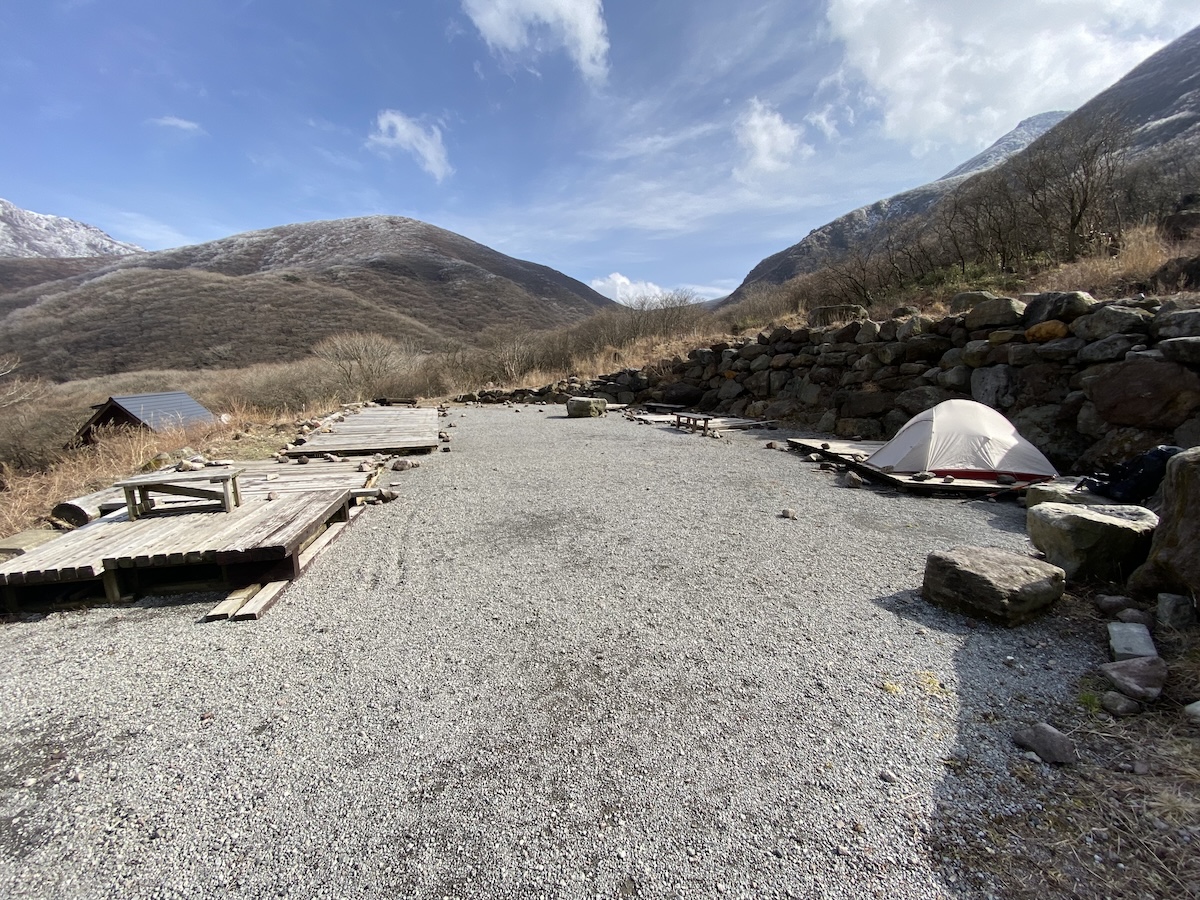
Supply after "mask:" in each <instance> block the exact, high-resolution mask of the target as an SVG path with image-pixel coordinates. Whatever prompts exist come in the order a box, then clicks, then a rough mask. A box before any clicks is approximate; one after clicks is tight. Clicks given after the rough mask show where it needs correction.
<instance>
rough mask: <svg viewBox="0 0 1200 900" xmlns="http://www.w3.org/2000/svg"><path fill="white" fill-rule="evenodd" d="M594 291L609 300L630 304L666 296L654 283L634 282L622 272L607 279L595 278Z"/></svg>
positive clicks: (615, 273)
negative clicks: (639, 300)
mask: <svg viewBox="0 0 1200 900" xmlns="http://www.w3.org/2000/svg"><path fill="white" fill-rule="evenodd" d="M591 285H592V290H594V291H597V292H599V293H601V294H603V295H604V296H605V297H607V298H608V299H609V300H616V301H617V302H618V303H629V302H631V301H633V300H636V299H637V298H638V297H652V296H655V295H658V294H665V293H666V291H664V290H663V289H662V288H660V287H659V286H658V285H657V284H655V283H654V282H652V281H633V280H632V279H630V278H627V277H625V276H624V275H622V274H621V273H620V272H613V273H612V274H611V275H609V276H608V277H607V278H593V279H592V281H591Z"/></svg>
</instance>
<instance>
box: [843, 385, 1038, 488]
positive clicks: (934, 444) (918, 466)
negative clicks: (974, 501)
mask: <svg viewBox="0 0 1200 900" xmlns="http://www.w3.org/2000/svg"><path fill="white" fill-rule="evenodd" d="M867 465H870V466H875V467H876V468H879V469H884V468H887V469H888V470H889V471H892V472H895V473H897V474H912V473H917V472H932V473H934V474H935V475H943V476H945V475H953V476H954V477H955V478H976V479H981V480H986V479H994V478H995V477H996V476H997V475H1012V476H1013V477H1014V478H1016V479H1018V480H1019V481H1044V480H1046V479H1049V478H1054V477H1056V476H1057V474H1058V473H1057V472H1055V471H1054V466H1052V465H1050V461H1049V460H1047V459H1046V457H1045V456H1043V455H1042V452H1041V451H1040V450H1038V448H1037V447H1035V446H1033V444H1031V443H1029V441H1027V440H1026V439H1025V438H1023V437H1021V435H1019V434H1018V433H1017V429H1016V428H1014V427H1013V425H1012V423H1011V422H1009V421H1008V419H1006V418H1004V416H1003V415H1001V414H1000V413H998V412H996V410H994V409H992V408H991V407H989V406H984V405H983V404H982V403H976V402H975V401H974V400H946V401H944V402H942V403H939V404H938V405H937V406H935V407H933V408H932V409H927V410H925V411H924V412H921V413H917V414H916V415H915V416H913V417H912V418H911V419H909V420H908V422H907V423H906V424H905V425H904V427H903V428H901V429H900V430H899V431H898V432H896V436H895V437H894V438H892V439H891V440H890V441H888V442H887V443H886V444H884V445H883V446H882V447H880V448H879V449H878V450H876V451H875V452H874V453H873V454H871V456H870V458H869V459H868V460H867Z"/></svg>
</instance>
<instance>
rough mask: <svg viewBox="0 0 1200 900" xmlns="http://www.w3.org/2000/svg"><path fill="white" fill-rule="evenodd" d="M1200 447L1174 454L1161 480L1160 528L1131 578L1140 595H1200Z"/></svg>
mask: <svg viewBox="0 0 1200 900" xmlns="http://www.w3.org/2000/svg"><path fill="white" fill-rule="evenodd" d="M1197 548H1200V447H1193V448H1192V449H1190V450H1184V451H1183V452H1182V453H1177V454H1176V455H1175V456H1173V457H1171V461H1170V462H1168V463H1167V474H1166V477H1165V478H1164V479H1163V484H1162V509H1161V510H1160V513H1159V524H1158V529H1157V531H1155V533H1154V540H1153V542H1152V543H1151V545H1150V556H1149V558H1148V559H1147V560H1146V564H1145V565H1144V566H1142V567H1141V568H1140V569H1138V570H1137V571H1136V572H1134V573H1133V576H1132V577H1131V578H1130V579H1129V590H1130V591H1131V592H1134V593H1136V594H1138V595H1141V596H1148V595H1154V594H1157V593H1159V592H1160V591H1168V592H1171V593H1177V594H1191V595H1193V596H1197V595H1200V550H1198V549H1197Z"/></svg>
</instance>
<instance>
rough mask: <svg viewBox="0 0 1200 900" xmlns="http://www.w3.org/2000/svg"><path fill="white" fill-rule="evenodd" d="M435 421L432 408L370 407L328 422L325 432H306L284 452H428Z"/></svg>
mask: <svg viewBox="0 0 1200 900" xmlns="http://www.w3.org/2000/svg"><path fill="white" fill-rule="evenodd" d="M437 420H438V411H437V410H436V409H433V408H429V409H407V408H404V407H397V406H383V407H370V408H367V409H362V410H359V411H358V412H351V413H347V414H346V417H345V419H344V420H343V421H341V422H332V423H330V425H329V426H327V427H328V429H329V430H328V431H326V430H324V429H322V430H321V431H316V432H313V433H312V434H309V435H306V436H305V438H304V443H303V444H297V445H296V446H295V447H293V448H291V449H289V450H288V451H287V455H288V456H291V457H293V458H298V457H301V456H307V457H309V458H310V459H312V458H313V457H316V456H320V455H321V454H322V453H332V454H334V455H335V456H363V455H370V454H372V453H400V452H403V451H412V450H425V451H431V450H435V449H437V446H438V421H437Z"/></svg>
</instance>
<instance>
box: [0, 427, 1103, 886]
mask: <svg viewBox="0 0 1200 900" xmlns="http://www.w3.org/2000/svg"><path fill="white" fill-rule="evenodd" d="M443 421H446V420H443ZM450 421H453V422H455V423H456V424H457V426H458V427H457V428H455V429H454V430H453V431H451V434H452V435H453V438H454V441H453V443H452V445H451V446H452V447H453V449H454V452H453V453H449V454H444V453H439V454H435V455H434V456H431V457H428V458H427V459H425V460H424V461H423V462H422V465H421V467H420V468H419V469H416V470H412V471H409V472H405V473H396V474H395V476H394V485H395V486H396V488H397V489H398V490H399V492H400V499H399V500H398V501H396V502H394V503H391V504H389V505H387V506H383V507H378V508H372V509H369V510H367V511H366V513H365V514H364V515H363V516H362V517H361V518H359V520H358V521H357V522H356V523H355V524H354V525H353V526H352V527H351V528H349V529H347V531H346V532H345V533H344V534H343V536H342V537H341V538H340V539H339V540H338V541H337V542H336V543H335V544H334V545H333V546H332V548H331V549H330V550H329V551H327V552H326V553H325V554H324V555H323V556H322V557H320V558H319V559H318V561H317V562H316V563H315V564H314V565H313V567H312V568H311V569H310V570H309V571H308V572H307V573H306V574H305V575H304V577H303V578H302V579H301V580H300V581H299V582H297V583H296V584H295V585H294V586H292V587H291V588H290V589H289V590H288V591H287V592H286V593H285V594H284V595H283V597H282V598H281V600H280V602H279V604H278V605H277V606H276V607H275V609H273V610H272V611H271V612H270V613H269V614H268V615H267V616H266V617H265V618H264V619H262V620H261V621H258V622H252V623H219V624H198V619H199V617H200V616H201V615H202V614H203V613H204V612H205V611H206V610H207V608H208V606H209V605H211V603H212V602H213V598H212V597H211V596H208V597H195V596H193V597H190V598H183V599H182V600H180V599H178V598H176V599H171V600H167V599H162V598H158V599H155V598H151V599H149V600H143V601H141V602H139V604H137V605H136V606H133V607H127V608H93V609H90V610H85V611H70V612H55V613H52V614H50V615H49V616H47V617H44V618H40V619H33V618H32V617H27V618H26V619H25V620H20V621H10V622H8V623H6V624H4V625H2V626H0V721H2V722H3V731H2V736H0V895H3V896H13V897H17V896H21V897H216V896H243V897H275V896H278V897H338V898H345V897H443V896H445V897H564V898H567V897H570V898H575V897H710V896H712V897H716V896H727V897H742V896H744V897H776V896H799V897H807V896H812V897H876V896H878V897H889V898H906V897H909V898H929V897H939V896H977V895H986V894H987V893H989V892H990V891H991V890H992V886H990V885H988V884H987V883H986V882H984V881H983V880H982V879H981V878H980V877H979V876H976V875H973V874H972V873H970V872H968V871H964V870H963V868H962V867H960V866H959V864H958V863H957V862H956V860H955V857H954V854H953V852H948V851H947V849H946V848H947V846H949V847H950V848H951V851H952V848H953V845H954V843H955V840H956V839H957V838H956V836H961V835H963V834H966V833H968V832H973V831H974V830H976V829H980V828H984V827H986V822H985V820H986V819H987V818H988V817H990V816H996V815H999V816H1005V815H1014V816H1026V815H1036V814H1037V810H1036V804H1035V803H1032V802H1030V801H1029V800H1028V799H1027V798H1026V796H1025V794H1024V793H1023V791H1022V788H1021V786H1020V783H1019V781H1018V780H1017V779H1015V778H1014V777H1013V775H1011V774H1010V770H1011V769H1012V768H1013V766H1014V764H1015V762H1017V761H1020V762H1021V763H1022V764H1024V765H1025V766H1028V765H1029V763H1028V762H1027V761H1025V760H1024V758H1023V757H1022V756H1021V751H1019V750H1018V749H1016V748H1015V747H1014V746H1013V745H1012V743H1011V733H1012V730H1013V729H1014V728H1016V727H1020V726H1022V725H1026V724H1029V723H1032V722H1036V721H1039V720H1040V719H1042V718H1043V717H1045V716H1047V715H1048V711H1051V712H1050V713H1049V714H1050V715H1051V716H1052V711H1053V710H1054V708H1055V707H1056V705H1057V704H1060V703H1063V702H1064V701H1065V702H1067V703H1073V700H1072V698H1073V697H1074V695H1075V694H1074V692H1075V688H1074V687H1073V682H1074V680H1075V679H1076V678H1077V677H1078V675H1079V674H1080V673H1081V672H1083V671H1084V670H1086V669H1088V668H1090V667H1091V666H1092V665H1094V664H1095V663H1096V662H1099V661H1100V660H1101V658H1102V648H1101V647H1100V646H1099V644H1098V641H1097V640H1096V638H1095V637H1094V636H1091V635H1088V636H1085V637H1079V638H1074V637H1071V636H1070V635H1069V633H1067V631H1066V629H1063V628H1061V627H1060V626H1059V625H1056V623H1055V620H1054V618H1053V617H1051V618H1049V619H1046V620H1043V621H1042V622H1040V623H1036V624H1033V625H1030V626H1026V627H1023V628H1020V629H1016V630H1011V631H1008V630H1004V629H999V628H993V627H991V626H987V625H981V624H980V625H976V624H975V623H969V622H966V621H965V620H963V619H962V618H961V617H958V616H952V615H948V614H943V613H941V612H940V611H938V610H935V609H932V608H930V607H928V606H927V605H926V604H925V603H924V602H923V601H921V600H920V599H919V597H917V596H916V594H915V592H914V589H915V588H917V587H919V585H920V580H921V573H922V570H923V567H924V560H925V556H926V554H927V553H928V552H929V551H931V550H934V549H938V548H945V547H949V546H955V545H959V544H986V545H992V546H999V547H1005V548H1010V549H1014V550H1024V549H1026V548H1027V542H1026V539H1025V536H1024V526H1023V521H1024V515H1023V510H1021V509H1019V508H1017V507H1016V506H1015V505H1012V504H1008V505H1006V504H995V503H985V502H970V503H962V502H959V501H956V500H945V499H942V500H929V499H921V498H915V497H908V496H904V495H899V494H896V493H890V492H885V491H878V490H874V489H860V490H849V489H846V488H842V487H839V486H837V484H836V482H835V480H834V478H833V477H832V476H831V475H830V474H829V473H827V472H821V471H819V470H818V468H817V467H816V466H815V465H813V464H811V463H808V462H806V461H804V459H803V458H802V457H800V456H799V455H798V454H794V453H792V454H785V453H781V452H775V451H770V450H767V449H765V447H764V443H765V441H767V440H768V439H782V437H783V436H785V435H784V433H783V432H773V433H745V434H743V433H737V434H731V435H728V436H726V437H723V438H721V439H719V440H714V439H708V438H701V437H699V436H697V435H686V434H681V433H677V432H674V431H672V430H670V429H665V428H658V427H653V426H640V425H635V424H633V423H631V422H628V421H625V420H622V419H619V418H617V417H615V416H610V417H608V418H605V419H588V420H577V419H566V418H565V417H563V416H562V413H561V407H558V408H555V407H549V408H547V409H545V410H542V411H539V408H536V407H524V408H518V410H517V411H514V410H513V409H510V408H501V409H487V410H484V409H468V410H461V411H460V410H456V411H454V412H453V413H452V418H451V419H450ZM785 507H791V508H794V509H795V510H796V511H797V518H796V519H795V520H791V519H787V518H783V517H781V516H780V512H781V510H783V509H784V508H785ZM1050 721H1052V722H1053V721H1054V719H1053V718H1051V719H1050ZM1035 768H1036V767H1035ZM1042 776H1043V777H1045V778H1053V777H1054V775H1053V773H1052V772H1051V771H1050V770H1049V769H1046V768H1044V767H1042Z"/></svg>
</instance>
